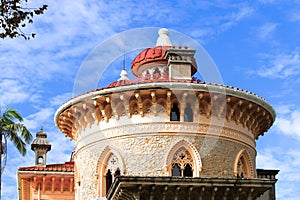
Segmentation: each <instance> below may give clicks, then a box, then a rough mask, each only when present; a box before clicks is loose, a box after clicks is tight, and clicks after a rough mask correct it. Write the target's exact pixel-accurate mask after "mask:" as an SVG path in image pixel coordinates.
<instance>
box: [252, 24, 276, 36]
mask: <svg viewBox="0 0 300 200" xmlns="http://www.w3.org/2000/svg"><path fill="white" fill-rule="evenodd" d="M277 26H278V25H277V24H276V23H267V24H264V25H262V26H260V27H259V28H258V30H257V36H258V37H259V38H260V39H261V40H266V39H267V40H268V39H270V38H271V37H272V34H273V33H274V31H275V30H276V28H277Z"/></svg>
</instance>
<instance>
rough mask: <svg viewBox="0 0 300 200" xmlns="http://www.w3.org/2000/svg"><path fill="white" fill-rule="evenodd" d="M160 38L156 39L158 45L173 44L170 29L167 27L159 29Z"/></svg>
mask: <svg viewBox="0 0 300 200" xmlns="http://www.w3.org/2000/svg"><path fill="white" fill-rule="evenodd" d="M158 35H159V36H158V38H157V41H156V46H172V43H171V40H170V38H169V36H168V35H169V30H168V29H166V28H161V29H159V31H158Z"/></svg>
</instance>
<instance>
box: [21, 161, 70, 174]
mask: <svg viewBox="0 0 300 200" xmlns="http://www.w3.org/2000/svg"><path fill="white" fill-rule="evenodd" d="M18 171H51V172H74V162H65V163H62V164H50V165H46V166H40V165H36V166H29V167H20V168H19V169H18Z"/></svg>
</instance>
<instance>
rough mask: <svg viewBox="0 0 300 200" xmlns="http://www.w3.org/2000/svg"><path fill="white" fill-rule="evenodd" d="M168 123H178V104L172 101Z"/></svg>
mask: <svg viewBox="0 0 300 200" xmlns="http://www.w3.org/2000/svg"><path fill="white" fill-rule="evenodd" d="M170 121H180V103H179V102H178V100H177V99H173V100H172V103H171V111H170Z"/></svg>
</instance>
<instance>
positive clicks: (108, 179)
mask: <svg viewBox="0 0 300 200" xmlns="http://www.w3.org/2000/svg"><path fill="white" fill-rule="evenodd" d="M112 182H113V176H112V174H111V171H110V169H108V170H107V173H106V175H105V185H106V194H107V193H108V191H109V188H110V186H111V184H112Z"/></svg>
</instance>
